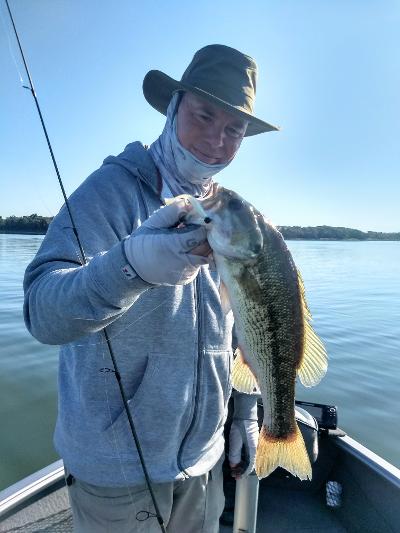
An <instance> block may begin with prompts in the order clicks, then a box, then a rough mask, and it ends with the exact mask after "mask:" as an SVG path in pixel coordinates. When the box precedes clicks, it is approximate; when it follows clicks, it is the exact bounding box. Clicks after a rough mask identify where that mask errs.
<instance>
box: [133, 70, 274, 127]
mask: <svg viewBox="0 0 400 533" xmlns="http://www.w3.org/2000/svg"><path fill="white" fill-rule="evenodd" d="M175 91H190V92H192V93H194V94H198V95H199V96H201V97H202V98H205V99H206V100H208V101H210V102H211V103H214V104H215V105H218V106H219V107H222V108H223V109H224V110H225V111H228V112H229V113H231V114H233V115H235V116H237V117H239V118H241V119H243V120H246V121H248V126H247V129H246V133H245V137H249V136H250V135H258V134H259V133H264V132H267V131H278V130H279V127H277V126H273V125H272V124H268V122H264V121H263V120H260V119H259V118H256V117H254V116H253V115H250V113H246V112H245V111H242V110H240V109H237V108H236V107H234V106H233V105H231V104H229V103H228V102H225V101H224V100H221V99H220V98H218V97H216V96H214V95H213V94H210V93H208V92H206V91H203V90H202V89H200V88H198V87H194V86H192V85H187V84H185V83H182V82H181V81H177V80H174V79H173V78H171V77H170V76H168V75H167V74H164V72H161V71H160V70H150V71H149V72H148V73H147V74H146V76H145V78H144V80H143V94H144V96H145V98H146V100H147V101H148V102H149V104H150V105H151V106H152V107H154V109H156V110H157V111H159V112H160V113H162V114H163V115H166V114H167V108H168V105H169V102H170V101H171V98H172V95H173V93H174V92H175Z"/></svg>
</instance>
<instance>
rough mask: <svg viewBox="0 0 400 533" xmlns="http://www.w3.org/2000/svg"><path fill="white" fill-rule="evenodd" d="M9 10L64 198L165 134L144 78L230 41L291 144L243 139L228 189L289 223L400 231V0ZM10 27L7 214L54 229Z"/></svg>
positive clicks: (57, 2) (5, 78) (273, 136)
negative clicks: (39, 218)
mask: <svg viewBox="0 0 400 533" xmlns="http://www.w3.org/2000/svg"><path fill="white" fill-rule="evenodd" d="M9 1H10V6H11V9H12V10H13V14H14V18H15V21H16V24H17V28H18V31H19V34H20V39H21V41H22V45H23V47H24V51H25V55H26V57H27V60H28V64H29V67H30V70H31V74H32V77H33V81H34V84H35V87H36V92H37V94H38V98H39V102H40V105H41V107H42V111H43V115H44V118H45V121H46V124H47V127H48V131H49V135H50V138H51V140H52V143H53V149H54V152H55V155H56V159H57V162H58V164H59V168H60V170H61V174H62V176H63V180H64V184H65V188H66V190H67V193H68V194H70V193H71V192H72V191H73V190H74V189H76V187H78V185H79V184H80V183H81V182H82V181H83V180H84V178H85V177H86V176H87V175H88V174H90V173H91V172H92V171H93V170H95V169H96V168H97V167H98V166H99V165H100V164H101V162H102V160H103V159H104V158H105V157H106V156H107V155H109V154H117V153H119V152H121V151H122V150H123V148H124V147H125V145H126V144H128V143H129V142H131V141H133V140H141V141H142V142H144V143H148V144H149V143H151V142H152V141H153V140H154V139H155V138H156V137H157V136H158V135H159V133H160V132H161V129H162V127H163V124H164V117H163V116H162V115H160V114H158V113H157V112H156V111H154V110H153V109H152V108H151V107H150V106H149V105H148V104H147V103H146V101H145V99H144V97H143V95H142V91H141V85H142V80H143V77H144V75H145V74H146V72H147V71H148V70H150V69H152V68H156V69H160V70H162V71H164V72H166V73H167V74H169V75H171V76H172V77H175V78H177V79H179V78H180V77H181V75H182V73H183V70H184V69H185V68H186V66H187V64H188V63H189V62H190V60H191V58H192V56H193V54H194V52H195V51H196V50H198V49H199V48H201V47H202V46H204V45H206V44H211V43H222V44H227V45H229V46H233V47H235V48H238V49H239V50H241V51H243V52H245V53H247V54H249V55H252V56H253V57H254V58H255V59H256V60H257V63H258V65H259V78H258V94H257V104H256V115H257V116H259V117H260V118H262V119H264V120H266V121H268V122H271V123H272V124H276V125H279V126H280V127H281V128H282V131H280V132H278V133H273V132H271V133H265V134H262V135H259V136H256V137H253V138H249V139H245V140H244V142H243V144H242V147H241V149H240V151H239V153H238V155H237V157H236V159H235V160H234V162H233V163H232V164H231V165H230V166H229V167H228V168H227V169H225V170H224V171H223V172H222V173H221V174H220V175H219V177H218V180H219V181H220V182H221V183H222V184H223V185H225V186H227V187H229V188H232V189H234V190H236V191H237V192H238V193H239V194H241V195H242V196H244V197H245V198H246V199H248V200H249V201H250V202H252V203H253V204H254V205H255V206H256V207H257V208H258V209H260V210H261V211H262V212H263V213H264V214H265V215H266V216H267V217H268V218H269V219H271V220H272V221H273V222H274V223H275V224H278V225H302V226H307V225H312V226H314V225H321V224H327V225H334V226H347V227H353V228H359V229H362V230H376V231H400V209H399V199H400V180H399V175H400V173H399V170H400V149H399V145H400V143H399V125H400V120H399V119H400V106H399V94H400V54H399V40H400V39H399V30H398V29H399V27H400V3H399V2H397V1H396V0H381V1H379V2H378V1H370V0H335V1H334V2H332V1H331V2H328V1H326V0H318V1H312V0H304V1H302V0H274V1H271V0H259V1H253V2H238V1H235V0H230V1H225V0H221V1H218V2H216V1H208V0H207V1H204V2H202V1H200V0H199V1H197V2H195V3H190V2H183V1H180V2H178V1H174V0H170V1H168V2H165V1H153V2H143V1H142V2H137V1H134V0H131V1H128V0H114V1H111V0H107V1H106V0H96V1H95V0H85V1H82V0H81V1H79V0H35V1H32V0H9ZM0 13H1V18H2V23H0V73H1V74H0V76H1V78H0V79H1V82H0V146H1V167H0V168H1V170H0V215H2V216H3V217H5V216H9V215H12V214H15V215H24V214H31V213H38V214H41V215H45V216H51V215H54V214H56V213H57V211H58V210H59V208H60V207H61V204H62V197H61V192H60V191H59V188H58V184H57V180H56V177H55V174H54V171H53V169H52V165H51V160H50V156H49V154H48V151H47V146H46V143H45V139H44V136H43V133H42V131H41V128H40V124H39V119H38V116H37V114H36V110H35V106H34V102H33V99H32V96H31V95H30V93H29V91H27V90H25V89H23V88H21V83H20V81H19V74H18V72H17V69H16V66H15V64H14V60H13V56H12V54H11V53H10V48H11V50H12V52H13V54H14V58H15V62H16V63H17V66H18V68H19V70H20V72H21V74H22V75H23V79H24V81H25V82H26V76H25V74H24V71H23V67H22V62H21V60H20V57H19V54H18V50H17V46H16V43H15V40H14V36H13V34H12V32H11V26H10V23H9V20H8V15H7V11H6V7H5V3H4V2H3V0H0ZM6 30H7V31H6Z"/></svg>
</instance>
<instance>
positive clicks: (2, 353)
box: [0, 234, 400, 490]
mask: <svg viewBox="0 0 400 533" xmlns="http://www.w3.org/2000/svg"><path fill="white" fill-rule="evenodd" d="M42 239H43V237H42V236H28V235H1V234H0V400H1V401H0V420H1V432H0V435H1V438H0V490H1V489H2V488H4V487H6V486H8V485H9V484H11V483H13V482H15V481H17V480H18V479H20V478H22V477H24V476H26V475H28V474H30V473H32V472H34V471H35V470H37V469H39V468H41V467H43V466H45V465H47V464H49V463H50V462H52V461H54V460H56V459H57V458H58V457H57V455H56V453H55V451H54V449H53V446H52V432H53V427H54V423H55V417H56V410H57V405H56V404H57V400H56V390H57V351H58V350H57V347H54V346H45V345H42V344H39V343H38V342H37V341H36V340H35V339H33V338H32V337H31V336H30V335H29V333H28V332H27V331H26V330H25V326H24V323H23V318H22V300H23V297H22V279H23V273H24V270H25V267H26V266H27V264H28V263H29V262H30V260H31V259H32V258H33V256H34V254H35V252H36V250H37V249H38V247H39V245H40V243H41V241H42ZM288 245H289V248H290V250H291V251H292V254H293V257H294V259H295V261H296V263H297V265H298V267H299V268H300V270H301V272H302V275H303V278H304V282H305V286H306V290H307V295H308V302H309V306H310V308H311V311H312V314H313V317H314V327H315V329H316V330H317V332H318V333H319V335H320V336H321V337H322V338H323V340H324V341H325V343H326V346H327V349H328V353H329V369H328V374H327V375H326V377H325V378H324V380H323V381H322V382H321V383H320V384H319V385H318V386H317V387H315V388H313V389H306V388H304V387H303V386H302V385H300V384H299V385H298V386H297V398H298V399H299V400H307V401H316V402H320V403H332V404H335V405H337V406H338V409H339V423H340V426H341V427H342V428H343V429H344V430H346V431H348V433H349V434H350V435H351V436H352V437H353V438H355V439H356V440H358V441H360V442H361V443H363V444H364V445H365V446H367V447H368V448H370V449H371V450H373V451H374V452H376V453H378V454H379V455H381V456H382V457H384V458H385V459H387V460H388V461H390V462H392V463H394V464H395V465H396V466H398V467H400V453H399V442H400V424H399V423H398V412H399V410H400V392H399V391H400V338H399V324H400V275H399V265H400V242H312V241H289V242H288Z"/></svg>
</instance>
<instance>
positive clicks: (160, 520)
mask: <svg viewBox="0 0 400 533" xmlns="http://www.w3.org/2000/svg"><path fill="white" fill-rule="evenodd" d="M5 3H6V6H7V10H8V14H9V16H10V20H11V23H12V26H13V29H14V33H15V37H16V39H17V43H18V47H19V51H20V53H21V57H22V60H23V63H24V67H25V71H26V74H27V76H28V80H29V87H27V86H25V85H23V87H24V88H26V89H28V90H29V91H30V92H31V94H32V96H33V99H34V101H35V105H36V109H37V111H38V114H39V118H40V122H41V125H42V129H43V132H44V134H45V137H46V141H47V146H48V148H49V151H50V155H51V159H52V161H53V166H54V169H55V171H56V174H57V179H58V183H59V185H60V188H61V192H62V195H63V197H64V200H65V206H66V208H67V210H68V214H69V218H70V220H71V224H72V230H73V232H74V235H75V238H76V241H77V243H78V246H79V250H80V254H81V260H80V263H81V265H82V266H84V265H86V264H87V260H86V256H85V252H84V250H83V247H82V243H81V240H80V238H79V234H78V230H77V228H76V225H75V221H74V218H73V216H72V213H71V209H70V205H69V201H68V198H67V195H66V192H65V189H64V185H63V182H62V179H61V175H60V172H59V170H58V166H57V162H56V160H55V157H54V153H53V149H52V146H51V143H50V139H49V136H48V134H47V129H46V126H45V123H44V120H43V116H42V112H41V110H40V106H39V102H38V99H37V96H36V92H35V89H34V86H33V82H32V78H31V75H30V72H29V69H28V65H27V63H26V60H25V56H24V52H23V50H22V46H21V43H20V40H19V36H18V32H17V29H16V27H15V23H14V19H13V16H12V13H11V9H10V6H9V4H8V0H5ZM103 334H104V337H105V339H106V343H107V347H108V351H109V353H110V357H111V361H112V364H113V367H114V374H115V378H116V380H117V383H118V387H119V391H120V394H121V399H122V403H123V405H124V409H125V412H126V415H127V417H128V422H129V427H130V430H131V433H132V437H133V440H134V442H135V445H136V450H137V452H138V455H139V460H140V463H141V466H142V470H143V474H144V477H145V480H146V484H147V487H148V489H149V492H150V496H151V499H152V502H153V505H154V509H155V511H156V515H155V516H156V518H157V521H158V524H159V526H160V529H161V531H162V532H163V533H166V529H165V525H164V521H163V518H162V516H161V513H160V510H159V507H158V504H157V501H156V498H155V495H154V491H153V487H152V484H151V480H150V477H149V474H148V471H147V467H146V464H145V461H144V457H143V452H142V449H141V446H140V442H139V438H138V436H137V433H136V429H135V426H134V423H133V419H132V415H131V412H130V410H129V405H128V400H127V397H126V394H125V390H124V388H123V385H122V381H121V375H120V373H119V371H118V365H117V361H116V359H115V355H114V352H113V349H112V346H111V342H110V339H109V336H108V332H107V329H106V328H104V329H103ZM149 516H150V515H149ZM151 516H153V515H151Z"/></svg>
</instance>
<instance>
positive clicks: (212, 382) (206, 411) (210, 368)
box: [184, 350, 232, 461]
mask: <svg viewBox="0 0 400 533" xmlns="http://www.w3.org/2000/svg"><path fill="white" fill-rule="evenodd" d="M231 364H232V351H231V350H207V351H206V352H205V354H204V355H203V359H202V365H201V371H200V376H199V380H200V381H199V391H198V396H197V405H196V407H195V414H194V417H195V418H194V425H193V426H192V429H191V430H190V435H189V436H188V438H189V440H188V441H187V444H185V451H184V461H185V458H192V457H194V456H195V455H196V454H197V455H198V454H199V451H200V450H203V451H205V450H208V449H209V448H210V447H212V446H213V445H214V443H215V440H216V439H218V438H220V437H221V435H222V432H223V426H224V423H225V420H226V415H227V408H228V400H229V397H230V395H231V391H232V386H231V377H230V374H231Z"/></svg>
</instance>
